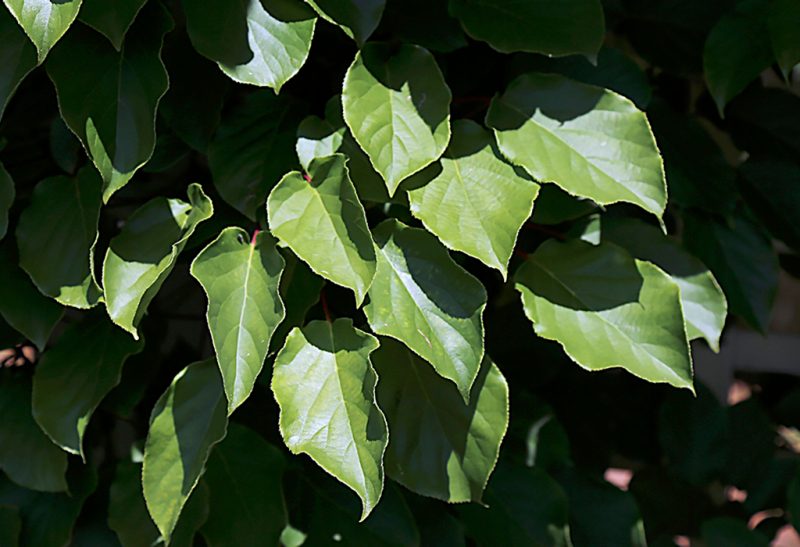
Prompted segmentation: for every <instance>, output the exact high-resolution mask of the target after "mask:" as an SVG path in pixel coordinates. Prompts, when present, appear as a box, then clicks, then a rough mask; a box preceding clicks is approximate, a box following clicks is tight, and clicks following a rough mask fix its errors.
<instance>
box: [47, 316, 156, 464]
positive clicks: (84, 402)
mask: <svg viewBox="0 0 800 547" xmlns="http://www.w3.org/2000/svg"><path fill="white" fill-rule="evenodd" d="M143 345H144V344H142V343H139V342H136V341H134V340H132V339H131V338H130V337H129V336H127V335H126V334H125V333H124V332H122V331H120V330H119V329H117V328H116V327H115V326H114V325H113V324H112V323H111V322H110V321H107V320H106V319H105V318H100V320H99V321H93V322H91V323H88V324H85V323H80V324H78V325H75V326H72V327H70V328H69V329H68V330H67V331H65V332H64V334H63V335H61V337H60V338H59V339H58V341H57V342H56V344H55V345H53V347H52V348H50V349H48V350H47V351H45V352H44V354H42V358H41V359H40V361H39V363H38V365H37V366H36V371H35V373H34V375H33V399H32V404H33V417H34V418H35V419H36V422H37V423H38V424H39V426H40V427H41V428H42V430H43V431H44V432H45V433H46V434H47V435H48V436H49V437H50V438H51V439H52V440H53V442H54V443H55V444H57V445H58V446H60V447H61V448H63V449H64V450H66V451H67V452H70V453H72V454H80V455H81V457H82V458H83V459H84V460H85V459H86V456H85V453H84V451H83V434H84V432H85V431H86V426H87V425H88V424H89V420H91V418H92V414H94V411H95V409H96V408H97V406H98V405H99V404H100V401H102V400H103V398H104V397H105V396H106V395H107V394H108V392H109V391H111V389H112V388H113V387H114V386H116V385H117V384H119V381H120V378H121V377H122V365H123V363H125V360H126V359H127V358H128V357H129V356H131V355H133V354H134V353H138V352H139V351H141V350H142V347H143Z"/></svg>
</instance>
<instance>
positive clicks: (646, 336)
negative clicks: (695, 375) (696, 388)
mask: <svg viewBox="0 0 800 547" xmlns="http://www.w3.org/2000/svg"><path fill="white" fill-rule="evenodd" d="M515 287H516V289H517V290H518V291H519V292H520V294H521V296H522V304H523V307H524V309H525V315H527V317H528V319H530V320H531V322H532V323H533V327H534V330H535V331H536V334H538V335H539V336H541V337H542V338H546V339H548V340H555V341H557V342H559V343H560V344H561V345H562V346H563V348H564V351H565V352H566V353H567V355H569V356H570V357H571V358H572V359H573V360H574V361H575V362H576V363H578V364H579V365H580V366H582V367H583V368H585V369H587V370H603V369H607V368H612V367H622V368H624V369H625V370H627V371H628V372H630V373H632V374H634V375H635V376H638V377H639V378H642V379H645V380H648V381H650V382H665V383H668V384H670V385H673V386H675V387H682V388H687V389H689V390H693V387H692V362H691V356H690V354H689V342H688V340H687V336H686V330H685V327H684V320H683V310H682V308H681V301H680V289H679V288H678V285H677V284H676V283H675V282H674V281H673V280H672V279H670V277H669V276H668V275H667V274H665V273H664V272H663V271H662V270H661V269H659V268H658V267H656V266H654V265H653V264H651V263H649V262H644V261H641V260H636V259H634V258H632V257H631V256H630V255H628V254H627V253H626V252H625V251H624V250H623V249H622V248H620V247H617V246H616V245H614V244H612V243H602V244H600V245H598V246H594V245H591V244H589V243H586V242H583V241H576V240H572V241H568V242H566V243H559V242H556V241H554V240H550V241H547V242H545V243H544V244H543V245H542V246H540V247H539V248H538V249H537V250H536V252H535V253H534V254H532V255H531V256H530V257H528V259H527V260H526V261H525V263H524V264H523V265H522V267H521V268H520V269H519V270H518V271H517V273H516V275H515Z"/></svg>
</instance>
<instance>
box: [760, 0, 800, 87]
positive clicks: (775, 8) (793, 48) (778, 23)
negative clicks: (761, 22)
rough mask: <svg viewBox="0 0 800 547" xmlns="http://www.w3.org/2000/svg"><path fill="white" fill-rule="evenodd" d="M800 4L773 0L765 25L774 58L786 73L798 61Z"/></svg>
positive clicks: (799, 55) (792, 1)
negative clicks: (767, 29)
mask: <svg viewBox="0 0 800 547" xmlns="http://www.w3.org/2000/svg"><path fill="white" fill-rule="evenodd" d="M798 25H800V4H799V3H797V2H795V1H794V0H774V1H773V2H771V3H770V6H769V14H768V17H767V26H768V28H769V37H770V41H771V42H772V50H773V52H774V53H775V59H776V60H777V61H778V65H779V66H780V67H781V70H783V73H784V74H788V73H789V71H791V70H792V67H794V65H796V64H797V63H800V35H798V33H797V28H798Z"/></svg>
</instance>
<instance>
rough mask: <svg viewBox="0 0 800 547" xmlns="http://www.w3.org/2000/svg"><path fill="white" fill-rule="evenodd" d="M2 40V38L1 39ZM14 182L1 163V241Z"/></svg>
mask: <svg viewBox="0 0 800 547" xmlns="http://www.w3.org/2000/svg"><path fill="white" fill-rule="evenodd" d="M0 39H2V38H0ZM15 194H16V192H15V190H14V181H13V180H11V175H9V174H8V171H6V169H5V167H3V164H2V163H0V239H3V238H4V237H5V236H6V231H7V230H8V210H9V209H10V208H11V205H12V204H13V203H14V196H15Z"/></svg>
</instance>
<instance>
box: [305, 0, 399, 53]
mask: <svg viewBox="0 0 800 547" xmlns="http://www.w3.org/2000/svg"><path fill="white" fill-rule="evenodd" d="M306 2H307V3H308V4H309V5H311V7H313V8H314V10H315V11H316V12H317V13H319V15H320V17H322V18H323V19H326V20H327V21H330V22H331V23H333V24H335V25H339V26H340V27H341V28H342V30H343V31H344V32H345V33H346V34H347V35H348V36H349V37H350V38H352V39H353V40H355V41H356V43H357V44H358V45H359V46H361V45H363V44H364V42H366V41H367V38H369V36H370V34H372V32H373V31H374V30H375V29H376V28H377V26H378V23H379V22H380V20H381V15H383V8H384V7H385V6H386V0H306Z"/></svg>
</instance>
